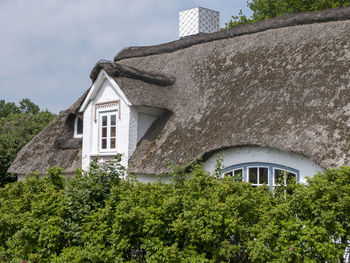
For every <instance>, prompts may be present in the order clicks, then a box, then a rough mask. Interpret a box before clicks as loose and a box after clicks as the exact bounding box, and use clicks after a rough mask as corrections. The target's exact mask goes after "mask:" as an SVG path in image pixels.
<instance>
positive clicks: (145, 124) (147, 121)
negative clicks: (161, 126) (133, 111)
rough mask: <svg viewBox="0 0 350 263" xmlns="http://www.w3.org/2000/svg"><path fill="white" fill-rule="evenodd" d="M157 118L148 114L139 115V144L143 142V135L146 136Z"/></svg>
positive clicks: (140, 113)
mask: <svg viewBox="0 0 350 263" xmlns="http://www.w3.org/2000/svg"><path fill="white" fill-rule="evenodd" d="M157 118H158V117H157V116H154V115H149V114H146V113H142V112H139V113H138V126H137V142H139V141H140V140H141V138H142V137H143V135H145V133H146V131H147V130H148V128H149V127H150V126H151V125H152V123H153V122H154V121H155V120H156V119H157Z"/></svg>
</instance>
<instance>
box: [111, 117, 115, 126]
mask: <svg viewBox="0 0 350 263" xmlns="http://www.w3.org/2000/svg"><path fill="white" fill-rule="evenodd" d="M115 119H116V116H115V115H111V125H115Z"/></svg>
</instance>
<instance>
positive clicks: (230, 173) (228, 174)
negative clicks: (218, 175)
mask: <svg viewBox="0 0 350 263" xmlns="http://www.w3.org/2000/svg"><path fill="white" fill-rule="evenodd" d="M224 176H225V177H227V176H232V171H231V172H227V173H224Z"/></svg>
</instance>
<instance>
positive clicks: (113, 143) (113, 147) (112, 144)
mask: <svg viewBox="0 0 350 263" xmlns="http://www.w3.org/2000/svg"><path fill="white" fill-rule="evenodd" d="M111 149H115V139H114V138H112V139H111Z"/></svg>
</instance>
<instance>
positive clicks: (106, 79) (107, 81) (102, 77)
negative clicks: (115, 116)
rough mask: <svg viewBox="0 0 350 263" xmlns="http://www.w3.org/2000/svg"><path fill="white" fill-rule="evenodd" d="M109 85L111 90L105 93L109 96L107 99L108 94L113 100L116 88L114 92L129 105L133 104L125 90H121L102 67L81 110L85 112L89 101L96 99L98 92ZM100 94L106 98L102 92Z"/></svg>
mask: <svg viewBox="0 0 350 263" xmlns="http://www.w3.org/2000/svg"><path fill="white" fill-rule="evenodd" d="M107 87H109V89H110V91H106V92H107V93H106V94H105V95H106V96H107V97H106V98H105V99H106V100H107V99H108V96H110V99H111V100H112V97H113V93H112V91H111V90H114V92H115V93H116V94H117V95H118V96H119V98H120V99H122V100H123V101H124V102H125V103H126V104H127V105H129V106H130V105H131V102H130V101H129V100H128V98H127V97H126V96H125V94H124V92H123V91H122V90H121V88H120V87H119V85H118V84H117V83H116V82H115V81H114V79H113V78H111V77H110V76H108V74H107V73H106V71H104V70H103V69H102V70H101V71H100V73H99V74H98V77H97V79H96V81H95V82H94V83H93V84H92V86H91V89H90V91H89V93H88V95H87V96H86V98H85V100H84V102H83V103H82V105H81V107H80V110H79V111H80V112H83V111H84V110H85V109H86V107H87V105H88V104H89V102H90V101H91V100H94V99H95V97H96V95H97V94H100V92H99V91H100V89H101V88H103V89H106V88H107ZM108 92H109V93H108ZM99 96H100V97H102V98H103V99H104V97H103V96H102V95H101V94H100V95H99Z"/></svg>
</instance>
